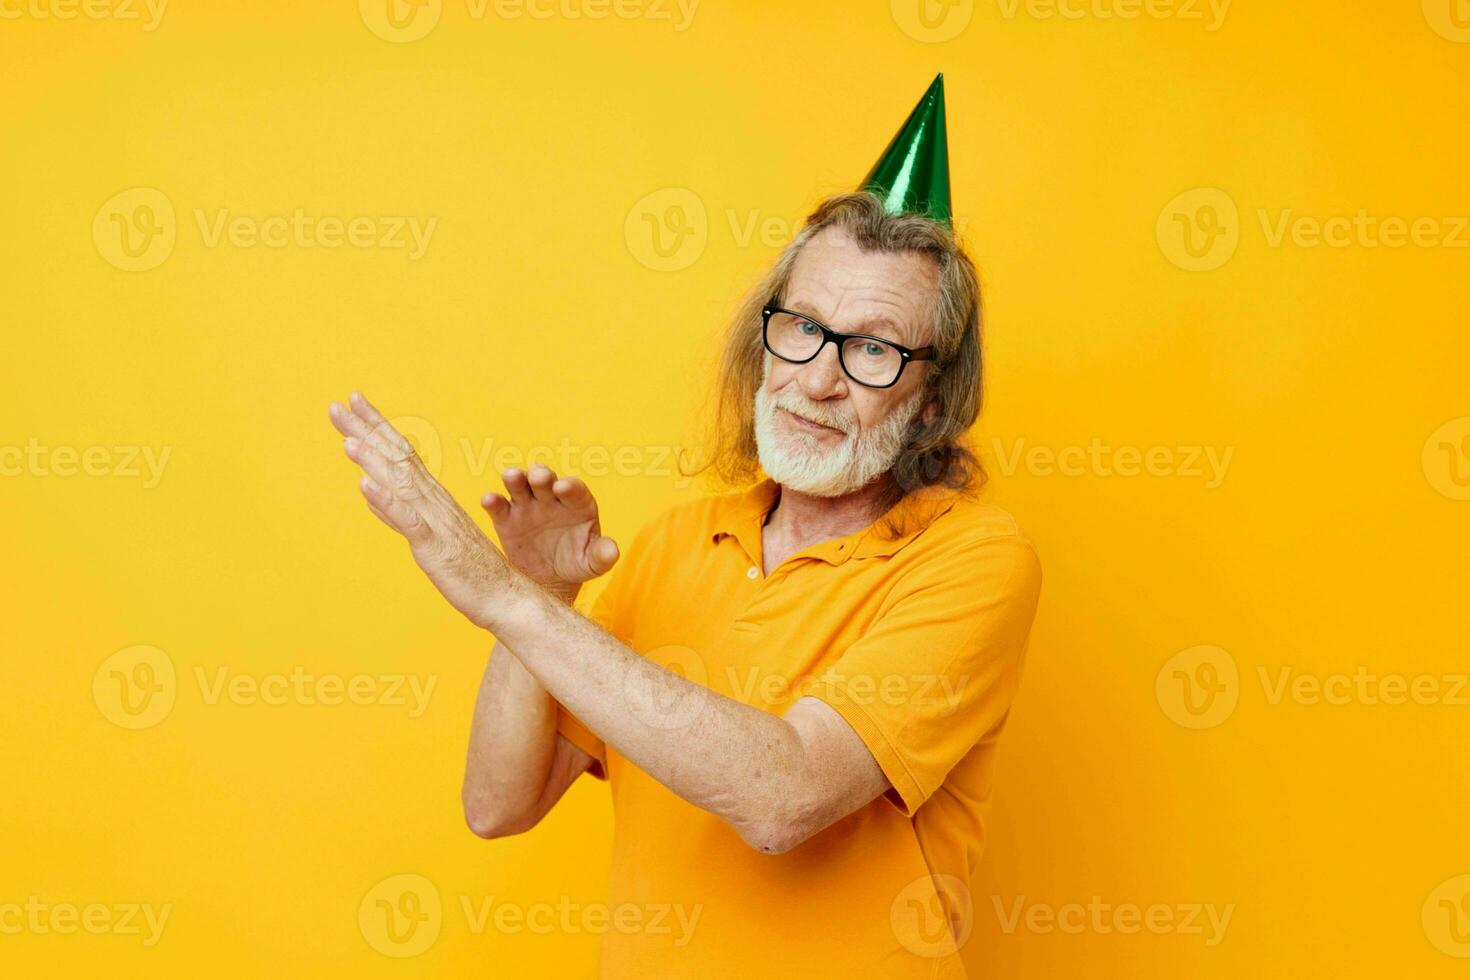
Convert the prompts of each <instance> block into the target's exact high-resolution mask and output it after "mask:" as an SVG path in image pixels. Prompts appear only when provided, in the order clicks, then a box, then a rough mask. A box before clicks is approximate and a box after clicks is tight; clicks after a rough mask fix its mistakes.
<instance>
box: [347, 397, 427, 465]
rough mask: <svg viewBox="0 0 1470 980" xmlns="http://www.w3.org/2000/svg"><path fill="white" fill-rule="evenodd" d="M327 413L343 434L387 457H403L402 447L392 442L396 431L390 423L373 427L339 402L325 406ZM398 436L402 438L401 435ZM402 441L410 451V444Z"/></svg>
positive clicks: (411, 448) (411, 449)
mask: <svg viewBox="0 0 1470 980" xmlns="http://www.w3.org/2000/svg"><path fill="white" fill-rule="evenodd" d="M327 414H328V415H329V416H330V417H331V419H332V425H333V426H334V427H335V428H336V429H337V431H338V432H340V433H342V434H343V435H344V436H351V437H353V438H355V439H361V440H362V441H363V442H365V443H367V444H368V445H370V446H373V447H374V448H375V449H377V450H378V452H380V453H382V454H383V455H384V456H386V457H388V458H389V459H401V458H403V456H404V452H403V449H402V447H400V446H398V445H396V444H395V443H394V442H393V438H392V437H393V436H395V435H398V433H397V430H395V429H394V428H393V427H392V426H391V425H387V424H386V423H384V425H385V426H386V429H382V428H374V427H373V426H372V425H369V424H368V422H367V420H366V419H364V418H362V417H361V416H360V415H358V414H357V413H355V412H353V411H351V410H350V409H348V408H347V406H345V405H343V404H342V403H341V402H332V404H331V405H329V406H328V407H327ZM399 438H400V439H402V437H401V436H400V437H399ZM404 442H405V444H407V447H408V451H409V452H412V451H413V446H412V444H408V443H407V441H406V440H404Z"/></svg>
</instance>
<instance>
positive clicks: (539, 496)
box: [526, 463, 556, 504]
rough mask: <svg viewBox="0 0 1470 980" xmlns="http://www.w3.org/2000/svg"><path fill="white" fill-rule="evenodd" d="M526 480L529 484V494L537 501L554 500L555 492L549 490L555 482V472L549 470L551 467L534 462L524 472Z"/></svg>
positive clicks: (550, 502) (547, 501)
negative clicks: (528, 470)
mask: <svg viewBox="0 0 1470 980" xmlns="http://www.w3.org/2000/svg"><path fill="white" fill-rule="evenodd" d="M526 480H527V481H528V482H529V483H530V484H531V495H532V496H533V497H535V498H536V500H537V502H538V503H543V504H552V503H555V502H556V494H554V493H552V492H551V485H552V484H553V483H555V482H556V474H555V473H553V472H551V467H549V466H547V465H546V464H545V463H536V464H535V465H533V466H532V467H531V470H530V472H528V473H527V474H526Z"/></svg>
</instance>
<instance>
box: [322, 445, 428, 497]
mask: <svg viewBox="0 0 1470 980" xmlns="http://www.w3.org/2000/svg"><path fill="white" fill-rule="evenodd" d="M342 449H343V451H345V452H346V453H347V458H348V459H350V460H352V461H353V462H354V463H356V464H357V465H358V466H361V467H362V469H363V472H364V473H366V474H367V475H368V476H370V477H372V478H373V482H375V483H377V484H378V486H380V487H383V488H385V489H387V490H388V491H390V492H391V493H392V494H393V495H394V497H395V498H397V499H401V500H410V499H413V498H415V497H420V496H422V495H423V492H422V491H421V490H420V489H419V488H418V485H417V483H416V482H415V481H414V474H413V470H412V469H410V468H409V466H408V464H407V463H403V462H396V463H394V462H389V461H388V459H387V458H386V457H384V456H383V454H382V453H380V452H378V451H377V450H376V449H374V448H373V447H372V446H370V445H368V444H367V443H365V442H363V441H362V440H361V439H358V438H357V437H355V436H353V437H350V438H348V439H346V440H344V441H343V443H342Z"/></svg>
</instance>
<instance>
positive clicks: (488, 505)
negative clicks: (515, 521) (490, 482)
mask: <svg viewBox="0 0 1470 980" xmlns="http://www.w3.org/2000/svg"><path fill="white" fill-rule="evenodd" d="M480 506H481V507H483V508H485V512H486V513H487V514H489V515H490V519H491V520H494V521H501V520H504V519H505V518H507V517H509V516H510V501H509V500H506V499H505V497H503V496H502V495H500V494H498V493H487V494H485V496H483V497H481V498H480Z"/></svg>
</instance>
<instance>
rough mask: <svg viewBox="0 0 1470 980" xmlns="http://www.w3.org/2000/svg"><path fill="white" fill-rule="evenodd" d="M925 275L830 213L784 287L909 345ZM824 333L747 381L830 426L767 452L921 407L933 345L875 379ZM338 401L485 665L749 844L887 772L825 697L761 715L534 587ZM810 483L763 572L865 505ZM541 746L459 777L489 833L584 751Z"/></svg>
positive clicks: (541, 799)
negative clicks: (848, 362) (888, 381)
mask: <svg viewBox="0 0 1470 980" xmlns="http://www.w3.org/2000/svg"><path fill="white" fill-rule="evenodd" d="M937 287H938V266H937V264H936V263H935V261H934V260H933V259H932V258H931V257H929V256H927V255H919V254H915V253H910V252H900V253H884V252H877V251H875V252H865V251H863V250H862V249H861V248H860V247H859V246H857V244H856V243H855V242H854V241H853V239H852V238H851V237H850V236H849V235H848V234H847V232H846V231H844V230H843V229H842V228H841V227H838V226H832V227H828V228H826V229H823V230H822V231H821V232H820V233H818V234H817V235H815V236H813V237H812V238H811V239H810V240H809V241H807V242H806V244H805V246H804V248H803V250H802V252H801V254H800V255H799V256H798V257H797V260H796V265H795V267H794V268H793V272H792V275H791V278H790V282H789V290H788V297H787V298H788V299H789V301H790V303H791V304H793V305H794V304H797V303H801V304H804V306H803V307H802V308H804V309H808V310H810V312H811V313H812V315H813V316H814V317H816V318H817V319H820V320H821V321H822V322H823V323H826V324H827V325H829V326H830V327H831V328H832V329H834V330H838V331H842V332H873V331H867V330H864V329H862V327H863V326H864V325H866V324H868V323H870V322H872V319H873V317H875V316H886V317H888V318H890V319H891V320H892V321H893V323H894V326H896V327H898V328H899V329H900V331H901V336H902V340H900V342H902V343H905V346H910V347H919V346H924V345H925V344H926V343H927V342H928V340H929V338H930V336H932V333H933V330H934V316H935V294H936V292H937ZM828 346H830V347H832V349H831V350H827V349H826V348H824V349H823V350H822V352H821V353H820V354H819V356H818V357H816V358H814V359H813V360H812V361H809V362H807V363H806V364H790V363H788V362H784V361H779V360H775V359H771V363H770V365H769V371H768V374H767V377H766V379H765V384H764V385H763V386H762V388H764V389H766V390H767V391H768V392H769V394H771V395H775V396H778V397H781V398H786V399H788V400H789V401H790V403H791V404H793V406H794V407H797V408H798V409H807V410H809V411H810V412H811V413H812V417H814V418H817V419H819V420H821V419H825V420H828V421H835V422H838V423H839V427H840V428H841V430H842V431H832V432H806V431H796V430H795V429H794V428H793V427H792V426H791V425H790V424H788V422H785V421H783V422H781V423H780V424H779V425H777V426H776V427H775V430H773V431H775V433H776V438H775V440H774V443H775V444H774V446H772V447H770V448H771V449H772V451H773V453H775V454H776V455H777V456H778V457H779V455H780V454H782V453H796V454H798V455H799V454H800V453H801V452H803V451H805V452H807V453H808V454H809V455H811V456H818V455H819V454H820V453H825V454H830V453H831V452H833V451H834V450H836V449H838V448H839V447H844V446H849V445H853V444H856V443H858V442H860V441H863V437H864V436H870V435H871V434H873V433H875V432H880V431H881V427H882V424H883V422H884V421H885V420H886V419H889V418H890V417H891V416H892V415H893V413H894V412H896V411H897V410H898V409H899V408H900V407H901V406H905V405H910V406H913V407H914V408H915V409H916V412H917V413H918V414H919V417H925V418H927V417H929V416H930V415H932V413H933V411H934V404H933V402H932V401H922V398H923V395H924V393H925V390H926V387H925V386H926V379H927V378H928V376H929V372H931V371H932V370H933V362H931V361H916V362H912V363H910V364H909V365H908V367H907V368H906V369H905V370H904V373H903V375H902V376H901V377H900V379H899V381H898V383H897V384H895V385H893V386H891V387H889V388H885V389H874V388H870V387H866V386H863V385H859V384H857V383H856V382H854V381H852V380H851V379H850V378H848V377H847V376H846V374H845V373H844V372H843V371H842V369H841V367H840V365H839V364H838V363H837V350H836V348H835V346H832V345H828ZM778 403H779V402H778ZM352 406H353V407H352V410H351V411H350V412H349V411H348V410H346V409H344V408H342V407H341V406H336V405H334V406H333V411H332V420H333V423H334V424H335V425H336V426H337V427H338V429H339V431H341V432H343V434H344V435H346V436H348V440H347V444H346V448H347V452H348V455H349V457H350V458H352V459H353V460H354V461H355V462H357V463H358V464H359V465H360V466H362V468H363V469H364V471H365V472H366V474H367V476H368V477H369V479H368V480H367V481H366V482H364V484H363V493H364V496H365V497H366V498H367V501H368V504H369V505H370V506H371V507H372V508H373V509H374V512H375V513H377V514H378V516H379V517H380V518H381V519H383V520H384V522H385V523H387V524H389V525H390V526H392V527H395V529H397V530H399V531H400V533H403V534H404V536H405V537H406V538H408V540H409V543H410V550H411V552H412V553H413V556H414V559H415V561H416V562H417V563H418V564H419V566H420V567H421V568H422V569H423V571H424V572H425V573H426V575H428V577H429V578H430V580H431V581H432V582H433V583H434V585H435V586H436V587H437V588H439V590H440V591H441V592H442V593H443V594H444V595H445V597H446V598H448V599H449V601H450V602H451V603H452V604H453V605H455V607H456V608H457V609H459V610H460V611H461V612H462V613H463V614H464V615H466V616H467V617H468V618H470V619H471V621H473V622H475V623H476V624H477V625H479V626H481V627H482V628H485V629H487V630H489V631H490V632H491V633H493V634H494V635H495V637H496V639H497V645H498V646H499V647H504V653H507V654H510V655H511V656H509V657H507V658H506V659H505V660H504V661H502V662H501V665H500V666H499V667H497V664H496V655H492V657H491V663H490V665H489V666H488V667H487V677H488V676H489V674H490V672H491V671H492V670H495V671H497V677H500V678H502V679H503V678H505V677H514V678H515V683H517V684H518V685H521V687H520V689H521V690H525V691H530V690H533V689H535V688H536V687H537V686H539V688H540V689H541V690H543V691H544V692H546V694H549V695H550V696H552V697H554V698H555V700H556V701H557V702H560V704H561V705H562V706H563V707H564V708H565V709H566V711H567V712H569V713H570V714H571V715H573V716H575V717H576V718H578V719H579V720H580V721H581V722H582V723H583V724H584V725H585V726H586V727H587V728H588V729H590V730H591V731H592V732H594V733H596V734H597V735H598V736H599V737H601V738H602V739H603V740H604V742H605V743H606V744H607V745H608V746H609V747H610V748H613V749H616V750H617V751H618V753H619V754H620V755H621V756H623V757H624V758H626V759H627V760H628V761H629V762H630V763H631V764H632V765H634V766H637V767H638V768H639V769H641V770H643V771H644V772H646V773H648V774H649V775H650V776H651V777H653V778H654V779H656V780H658V781H659V782H660V783H662V784H663V785H664V786H666V787H667V788H668V789H669V790H670V791H672V792H673V793H675V794H676V795H678V796H679V797H681V798H682V799H684V800H686V801H688V802H689V803H691V804H692V805H694V806H697V807H700V808H701V809H704V810H706V811H708V812H710V813H712V814H715V815H716V816H718V817H720V818H721V819H723V820H724V821H725V822H726V823H727V824H729V825H730V826H731V827H732V828H733V829H734V830H735V831H736V832H737V833H739V834H740V836H741V837H742V838H743V839H744V840H745V841H746V842H747V843H748V844H749V845H750V846H751V847H752V848H754V849H756V850H758V851H761V852H763V853H770V854H779V853H783V852H784V851H786V850H789V849H790V848H792V847H794V846H796V845H797V844H799V843H800V842H801V841H803V840H806V839H807V838H808V837H810V836H811V835H813V834H815V833H817V832H818V831H820V830H822V829H824V828H825V827H827V826H830V825H831V824H833V823H835V822H836V821H838V820H840V819H842V818H844V817H846V816H847V815H849V814H850V813H852V812H854V811H855V810H857V809H858V808H860V807H862V806H864V805H866V804H867V803H869V802H871V801H872V800H874V799H876V798H877V797H878V796H880V795H881V794H882V793H883V792H884V791H886V790H887V789H888V788H889V786H888V782H887V780H886V778H885V777H884V776H883V773H882V770H881V769H880V768H879V767H878V764H877V762H876V760H874V759H873V757H872V755H871V753H870V752H869V751H868V749H867V747H866V745H865V744H864V743H863V741H862V739H861V738H860V737H859V736H858V735H857V733H856V732H855V731H853V729H852V728H851V727H850V725H849V724H848V722H847V721H846V720H845V719H844V718H842V717H841V715H839V714H838V713H837V711H836V710H835V709H834V708H832V707H831V706H830V705H828V704H826V703H825V702H823V701H821V700H818V699H816V698H814V697H810V696H806V697H802V698H800V699H798V700H797V701H796V703H795V704H793V705H792V706H791V708H790V710H788V711H787V712H786V714H785V715H784V716H777V715H774V714H771V713H769V712H767V711H765V710H763V709H762V708H759V707H756V706H753V705H748V704H744V703H742V702H740V701H736V700H734V699H732V698H728V697H725V696H723V695H720V694H718V693H716V692H715V691H713V690H710V689H708V688H705V687H703V686H702V685H700V684H698V683H695V682H693V681H690V680H687V679H685V678H683V677H681V676H678V675H677V674H675V673H673V672H672V671H669V670H667V669H665V668H663V667H662V666H660V665H658V664H657V663H654V662H653V661H650V660H648V659H646V658H644V657H643V656H642V655H640V654H639V653H637V652H636V651H634V650H632V649H631V648H629V647H628V646H626V645H625V644H623V643H622V642H621V641H620V640H618V639H617V638H615V637H613V636H612V635H610V634H609V633H607V632H605V631H604V630H602V629H601V628H600V627H599V626H598V625H597V624H595V623H593V622H591V621H590V620H588V619H586V618H585V617H583V616H582V615H581V614H580V613H578V612H576V610H575V609H573V608H572V607H571V606H569V605H568V603H567V600H566V598H565V596H553V595H551V594H550V593H548V592H547V591H546V590H545V588H544V587H543V586H542V585H541V584H538V583H536V582H535V581H533V580H531V579H530V578H528V577H527V576H526V575H524V574H523V573H521V572H519V571H518V570H516V569H515V568H514V567H512V566H511V565H510V564H508V563H507V561H506V558H505V556H503V555H502V554H501V553H500V552H499V551H498V550H497V549H496V548H495V547H494V545H492V544H491V543H490V541H489V539H488V538H486V537H485V535H484V534H483V532H481V531H480V530H479V528H478V526H477V525H475V524H474V523H473V522H472V521H470V520H469V518H468V517H467V516H466V515H465V514H464V512H463V510H462V509H460V508H459V507H458V505H456V504H455V503H454V502H453V500H452V499H451V498H450V497H449V495H448V493H447V491H445V490H444V489H443V487H442V486H441V485H439V483H438V482H437V481H436V480H434V479H433V477H432V476H430V475H429V474H428V472H427V471H426V470H424V468H423V466H422V463H421V462H420V461H419V460H418V458H417V456H415V455H414V454H413V452H412V449H411V447H410V446H409V444H408V443H407V440H405V439H403V437H402V436H401V435H400V434H398V433H397V432H396V431H394V430H393V429H392V427H391V426H390V425H389V424H388V423H387V422H386V420H383V419H382V417H381V415H380V414H379V413H378V412H377V410H376V409H373V408H372V407H371V405H369V404H368V403H367V402H366V401H365V400H363V399H360V398H359V397H357V396H354V399H353V400H352ZM880 448H883V449H885V450H886V448H888V447H881V446H880ZM390 460H392V462H390ZM880 469H881V468H880ZM772 475H773V476H774V475H775V474H772ZM777 482H778V483H782V481H780V480H779V479H778V480H777ZM508 486H509V484H508ZM811 489H813V490H818V491H820V490H827V491H831V490H834V489H835V490H838V491H839V492H837V493H835V494H833V493H828V494H827V495H822V494H821V493H817V492H812V493H808V492H806V491H805V490H804V489H802V487H800V486H789V485H786V484H785V483H782V487H781V492H780V495H779V499H778V501H777V503H776V506H775V508H774V509H773V511H772V512H771V514H770V517H769V520H768V521H767V523H766V524H765V526H764V527H763V529H762V544H761V547H762V552H763V559H764V563H765V564H766V565H767V572H768V573H769V572H770V571H772V570H774V569H775V568H776V567H777V566H779V565H780V564H781V563H782V562H783V561H784V560H785V559H786V558H788V557H790V556H791V555H792V554H795V553H796V552H798V551H800V550H802V549H803V548H805V547H808V546H809V545H811V544H813V543H815V542H817V541H821V540H829V539H831V538H833V537H838V536H844V535H847V534H851V533H853V532H855V531H858V530H861V529H863V528H865V527H867V526H868V525H869V524H871V523H872V522H873V521H874V520H875V519H876V517H877V516H879V515H878V514H877V513H875V511H876V509H877V507H876V502H877V501H878V499H879V494H878V493H877V492H876V488H875V486H872V485H860V486H858V487H852V488H843V487H841V486H835V487H834V486H831V485H829V486H826V487H812V488H811ZM513 506H514V505H513ZM517 671H519V673H516V672H517ZM527 685H530V686H529V687H528V686H527ZM542 697H543V698H544V697H545V695H542ZM540 703H541V704H543V705H545V704H546V703H547V701H542V702H540ZM670 704H677V706H678V710H680V711H683V710H685V709H690V710H692V713H693V720H692V722H691V723H689V724H688V725H686V726H685V727H683V728H682V729H681V728H675V729H674V730H672V731H671V730H670V729H669V728H668V727H667V725H659V724H653V723H650V722H649V721H648V720H647V719H649V718H660V717H661V716H660V712H661V711H665V710H666V708H667V706H668V705H670ZM538 710H541V709H538ZM477 715H478V711H477ZM537 717H539V718H544V717H545V715H544V714H543V715H538V716H537ZM662 720H663V721H665V722H666V721H667V720H668V718H667V716H666V715H664V716H662ZM476 724H477V727H479V726H480V724H481V719H479V718H478V717H477V722H476ZM554 746H555V747H554V751H553V754H552V759H551V762H550V764H549V766H548V767H547V768H541V770H540V772H539V773H537V774H536V776H537V777H538V778H536V779H533V780H529V781H522V780H519V779H516V778H511V777H507V778H506V780H505V781H504V782H501V781H500V780H499V779H492V780H490V781H488V782H487V783H485V784H483V786H482V787H481V788H480V789H477V790H475V791H473V792H471V791H469V790H467V791H466V795H467V796H468V797H469V798H471V799H473V800H475V801H477V802H476V805H477V806H482V807H484V810H483V811H481V812H479V813H478V814H477V816H476V817H475V818H474V819H472V821H471V822H472V826H474V827H476V832H477V833H482V835H483V836H499V835H500V834H502V833H511V832H516V831H517V830H519V829H524V828H525V827H528V826H531V825H534V824H535V822H536V821H537V820H539V819H540V817H541V815H543V814H544V813H545V812H546V810H547V809H549V807H550V806H551V805H552V804H554V803H555V802H556V800H557V799H558V798H560V796H561V795H562V793H563V792H564V791H565V789H566V787H567V785H569V784H570V781H571V779H574V778H575V777H576V775H578V774H580V773H581V772H584V771H586V770H587V768H588V767H589V766H590V765H591V764H592V763H593V761H594V760H593V759H592V757H591V756H590V755H588V754H587V753H586V752H584V751H583V750H581V749H580V748H577V747H575V746H572V745H571V743H569V742H567V741H566V739H565V737H564V736H561V735H557V736H556V739H555V742H554ZM497 750H499V747H497ZM539 758H540V759H541V762H540V765H542V766H547V764H546V762H545V760H544V757H539ZM523 759H525V760H528V761H527V762H525V763H524V764H530V765H535V764H536V763H535V762H534V761H529V760H532V757H530V756H524V755H523ZM474 761H475V759H474V757H473V754H472V759H471V763H473V762H474ZM480 761H481V762H482V764H483V763H484V761H485V760H483V759H482V760H480ZM469 768H470V766H469V765H467V780H468V779H469V775H468V770H469ZM542 773H544V774H546V778H544V779H541V778H539V777H540V776H541V774H542ZM502 786H504V787H510V786H516V787H517V789H518V791H519V789H520V788H521V787H522V786H526V787H529V789H527V793H528V794H530V795H531V796H532V800H533V802H530V803H528V802H527V801H526V800H525V798H520V799H518V800H503V799H487V797H489V796H493V795H494V792H495V790H496V789H498V788H499V787H502ZM469 816H470V815H469V814H468V813H467V818H468V817H469Z"/></svg>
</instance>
